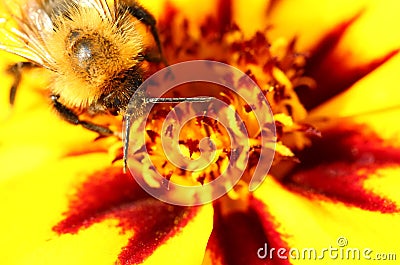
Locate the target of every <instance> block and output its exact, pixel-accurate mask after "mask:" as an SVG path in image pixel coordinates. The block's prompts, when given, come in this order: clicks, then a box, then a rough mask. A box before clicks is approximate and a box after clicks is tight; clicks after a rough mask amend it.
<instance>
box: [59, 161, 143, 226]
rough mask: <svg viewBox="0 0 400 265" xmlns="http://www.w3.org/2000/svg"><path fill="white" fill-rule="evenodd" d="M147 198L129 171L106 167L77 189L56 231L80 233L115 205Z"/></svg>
mask: <svg viewBox="0 0 400 265" xmlns="http://www.w3.org/2000/svg"><path fill="white" fill-rule="evenodd" d="M147 197H148V195H147V194H146V193H145V192H144V191H143V190H142V189H141V188H140V187H139V185H138V184H137V183H136V182H135V180H134V178H133V177H132V176H131V175H130V174H124V173H123V172H122V169H121V168H119V167H115V168H113V167H110V168H107V169H105V170H103V171H100V172H96V173H94V174H93V175H92V176H90V177H89V178H88V179H87V180H86V182H84V183H82V184H81V186H80V187H78V188H77V191H76V193H75V195H72V196H71V198H70V201H69V209H68V211H67V212H66V213H64V216H65V219H64V220H62V221H61V222H60V223H58V224H57V225H56V226H54V227H53V230H54V231H55V232H57V233H59V234H66V233H71V234H74V233H77V232H78V231H79V230H80V229H84V228H87V227H89V226H91V225H92V224H93V223H95V222H99V221H100V220H99V219H98V218H100V217H101V216H103V215H104V214H105V213H107V212H108V211H110V210H111V209H113V208H114V207H119V206H121V205H123V204H125V203H129V202H132V201H135V200H139V199H142V198H147Z"/></svg>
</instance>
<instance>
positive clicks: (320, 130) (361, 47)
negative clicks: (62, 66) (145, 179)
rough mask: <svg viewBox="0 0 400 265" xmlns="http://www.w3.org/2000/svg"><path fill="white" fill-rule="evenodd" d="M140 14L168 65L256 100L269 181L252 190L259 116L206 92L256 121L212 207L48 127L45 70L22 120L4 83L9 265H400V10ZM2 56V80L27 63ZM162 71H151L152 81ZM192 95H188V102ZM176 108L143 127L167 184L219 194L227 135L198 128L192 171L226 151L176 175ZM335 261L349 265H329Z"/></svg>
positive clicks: (240, 5) (265, 4)
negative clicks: (165, 132)
mask: <svg viewBox="0 0 400 265" xmlns="http://www.w3.org/2000/svg"><path fill="white" fill-rule="evenodd" d="M144 4H145V5H146V6H148V8H149V10H151V11H152V12H153V13H154V14H155V15H156V17H157V18H158V25H159V31H160V36H161V39H162V44H163V49H164V52H165V56H166V58H167V59H168V61H169V63H170V64H174V63H177V62H183V61H187V60H193V59H211V60H216V61H221V62H224V63H227V64H229V65H232V66H235V67H237V68H239V69H240V70H242V71H243V72H245V73H246V74H248V75H249V76H250V77H251V78H252V79H253V80H254V81H255V82H256V83H257V84H258V85H259V86H260V88H261V89H262V91H263V92H264V94H265V96H266V97H267V99H268V101H269V103H270V105H271V108H272V111H273V113H274V119H275V125H276V129H277V145H276V157H275V159H274V162H273V166H272V168H271V170H270V172H269V174H268V177H267V178H266V179H265V181H264V182H263V183H262V185H261V186H260V187H259V188H258V189H257V190H256V191H255V192H254V193H250V192H249V191H248V189H247V185H248V183H249V179H250V178H251V174H252V172H253V170H254V166H255V163H256V162H257V159H258V155H259V148H258V147H259V146H260V140H259V130H260V129H259V128H258V127H257V126H255V122H254V120H255V119H254V116H253V114H252V112H251V110H250V109H251V108H249V106H247V105H246V104H243V101H241V100H240V99H238V98H237V97H235V96H234V95H231V94H230V93H227V92H225V93H222V94H221V93H219V92H218V93H217V92H215V91H214V90H213V88H214V87H212V88H208V90H207V93H210V94H211V95H213V96H216V97H220V98H222V99H223V100H224V101H226V102H227V104H229V105H230V106H231V107H232V108H233V109H235V111H237V112H238V113H239V114H240V116H241V117H242V118H243V117H244V118H243V119H244V120H245V121H246V128H247V130H248V131H249V136H250V137H249V142H250V146H251V152H250V153H249V158H250V159H249V163H248V164H247V165H245V166H244V168H245V174H244V176H243V178H242V179H241V181H240V182H239V184H238V185H237V186H235V187H234V189H233V190H231V191H229V192H228V193H227V194H226V195H225V196H224V197H222V198H220V199H218V200H216V201H214V202H213V203H210V204H206V205H202V206H195V207H181V206H174V205H169V204H166V203H163V202H160V201H158V200H156V199H154V198H152V197H151V196H149V195H148V194H147V193H146V192H144V191H143V190H142V189H141V188H140V187H139V186H138V184H137V183H136V182H135V180H134V179H133V177H132V176H131V174H130V173H123V164H122V161H121V160H119V159H118V158H120V157H119V156H120V154H121V147H122V142H121V140H120V139H117V138H116V137H107V138H101V139H96V138H97V135H96V134H95V133H92V132H90V131H87V130H85V129H83V128H81V127H78V126H72V125H70V124H68V123H66V122H64V121H62V120H61V119H59V118H58V117H57V116H56V115H55V114H54V113H52V111H51V109H50V108H49V104H48V102H47V94H46V86H47V85H48V80H47V78H46V75H47V73H46V70H31V72H30V73H29V74H26V75H24V79H23V82H22V86H21V88H20V90H19V91H18V95H17V100H16V104H15V106H14V107H13V108H12V109H10V108H9V105H8V90H7V88H8V87H10V86H11V83H12V80H11V77H10V76H8V75H7V74H3V75H2V76H1V78H2V80H3V84H2V86H3V89H1V91H2V92H1V95H0V100H1V103H0V109H1V112H0V120H1V121H2V124H3V126H2V130H0V161H1V162H0V163H1V164H0V165H1V169H2V170H1V172H2V173H1V176H0V199H1V200H0V201H1V203H0V209H1V210H2V218H1V219H0V232H1V235H2V238H1V240H0V248H1V252H0V261H1V263H2V264H165V263H166V264H309V263H310V259H312V260H313V261H312V262H317V263H318V264H336V263H337V264H341V263H344V262H346V264H347V263H351V262H353V263H357V264H359V263H361V264H363V262H364V263H369V262H370V261H369V260H368V259H367V257H366V256H365V255H364V256H363V252H362V251H364V250H370V251H367V252H368V253H367V254H368V257H370V259H374V260H377V259H380V261H379V264H383V262H384V261H383V259H386V262H388V263H387V264H391V263H393V262H394V261H393V260H390V259H395V258H396V256H395V255H398V253H396V251H397V250H396V248H395V246H394V245H393V242H395V239H396V238H398V237H399V236H400V229H397V224H398V222H399V221H400V215H399V206H398V205H399V203H400V197H399V195H398V192H397V185H399V181H398V175H399V174H400V171H399V164H400V149H399V147H400V141H399V138H398V134H399V129H400V128H399V127H398V126H397V123H396V120H397V116H398V114H399V110H400V108H398V107H399V105H398V96H399V92H398V89H397V83H398V74H397V72H398V70H399V69H400V59H399V56H398V50H399V47H400V37H398V36H397V35H396V34H393V32H396V31H397V24H398V23H397V22H398V18H397V17H398V15H397V13H396V10H398V8H399V4H398V2H397V1H389V2H385V4H382V3H373V2H371V1H358V2H354V3H353V2H352V3H349V2H348V1H339V2H335V5H332V3H330V2H329V1H320V2H315V1H310V0H301V1H296V2H294V1H261V0H260V1H258V0H257V1H253V2H251V3H249V2H246V1H242V0H237V1H233V0H219V1H216V2H212V1H206V2H195V3H193V1H186V0H174V1H172V0H170V1H148V2H146V3H144ZM1 56H2V62H1V65H2V67H3V69H5V68H6V67H7V66H8V65H9V64H10V63H12V62H16V61H18V59H19V58H16V57H15V56H11V55H8V54H5V53H2V54H1ZM160 67H161V66H158V65H149V72H155V71H156V70H158V69H159V68H160ZM190 93H191V92H190V91H188V90H187V88H186V90H185V88H183V89H182V90H180V91H179V94H178V95H179V96H190ZM213 93H214V94H213ZM169 109H170V106H169V105H164V104H160V105H158V106H156V109H155V111H153V112H152V114H151V116H150V118H149V120H150V121H151V122H150V123H149V124H147V127H146V130H147V131H146V132H147V138H146V146H147V147H148V150H150V156H151V159H152V162H153V163H154V165H155V167H157V169H158V170H160V171H161V172H162V173H163V175H164V176H165V178H166V180H170V181H176V182H180V183H182V182H183V183H190V184H191V185H203V184H204V183H207V182H210V181H212V180H213V178H215V177H216V176H218V175H219V174H220V173H221V171H223V169H224V167H225V166H226V163H227V162H226V161H228V160H229V159H230V155H231V153H230V151H231V150H229V148H226V146H229V139H228V138H227V132H226V130H225V129H224V128H222V127H220V126H219V125H218V124H216V123H215V122H214V121H212V120H209V119H207V118H202V119H201V118H200V119H197V120H192V121H191V122H190V123H188V124H187V125H186V127H184V131H183V133H184V135H185V139H181V141H180V142H179V145H180V150H181V151H182V152H183V153H184V154H186V156H187V157H190V158H192V159H195V158H197V157H199V156H200V149H199V139H201V138H203V137H206V136H209V137H210V138H212V139H213V140H214V142H215V143H216V146H217V150H218V153H217V156H216V157H215V160H214V161H213V162H214V164H213V165H212V166H211V167H209V168H207V169H206V170H204V171H203V172H197V173H196V174H189V173H187V172H184V171H179V170H176V169H174V167H173V165H171V164H169V162H168V159H167V158H166V156H165V154H164V153H163V152H160V150H162V146H161V144H160V139H159V138H160V131H161V123H162V121H163V119H164V117H165V112H166V111H168V110H169ZM103 121H104V120H103ZM111 122H112V123H113V124H115V128H119V127H120V126H121V121H120V120H117V121H116V120H115V119H113V120H111ZM193 128H195V129H193ZM133 171H134V170H133ZM134 173H135V174H140V173H141V170H137V172H136V171H135V172H134ZM330 247H331V248H332V247H333V248H337V249H338V250H337V253H338V254H339V256H336V257H332V255H333V254H332V253H328V251H329V250H328V249H329V248H330ZM311 248H312V249H315V251H316V252H315V253H314V252H312V250H310V249H311ZM260 249H261V252H260ZM272 249H274V250H275V251H272V252H271V250H272ZM279 249H280V250H279ZM324 249H327V250H326V252H323V250H324ZM349 249H350V251H354V249H358V250H360V251H361V254H360V255H361V256H360V258H359V259H357V257H355V258H353V259H352V258H351V257H350V258H346V257H344V256H340V253H345V254H346V253H347V252H346V251H347V250H349ZM278 250H279V251H280V252H279V254H278ZM297 250H298V252H296V251H297ZM302 250H306V252H304V251H302ZM265 251H267V252H265ZM340 251H344V252H340ZM262 252H263V253H262ZM260 253H261V254H265V256H264V257H261V256H260ZM352 253H353V252H352ZM323 254H324V257H323V258H322V256H321V255H323ZM329 254H332V255H331V256H329ZM345 254H343V255H345ZM356 254H357V253H356ZM304 255H306V256H304ZM307 255H310V256H307ZM313 255H314V256H313ZM346 255H348V254H346ZM343 260H344V261H343Z"/></svg>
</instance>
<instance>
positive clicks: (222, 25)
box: [216, 0, 232, 34]
mask: <svg viewBox="0 0 400 265" xmlns="http://www.w3.org/2000/svg"><path fill="white" fill-rule="evenodd" d="M216 22H217V23H218V28H219V32H220V33H221V34H224V33H225V32H227V31H229V30H230V29H231V27H232V0H219V1H218V5H217V19H216Z"/></svg>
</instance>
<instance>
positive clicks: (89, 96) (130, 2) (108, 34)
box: [0, 0, 166, 136]
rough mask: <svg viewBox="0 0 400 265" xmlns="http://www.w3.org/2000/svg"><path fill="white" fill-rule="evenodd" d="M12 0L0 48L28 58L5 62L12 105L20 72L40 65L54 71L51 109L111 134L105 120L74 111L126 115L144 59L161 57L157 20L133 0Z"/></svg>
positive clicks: (84, 124)
mask: <svg viewBox="0 0 400 265" xmlns="http://www.w3.org/2000/svg"><path fill="white" fill-rule="evenodd" d="M12 4H13V3H10V4H9V5H8V8H9V10H10V13H11V19H12V20H13V21H16V27H10V28H7V27H3V28H1V29H0V34H1V35H2V37H3V40H4V41H3V42H2V43H0V49H1V50H4V51H7V52H10V53H13V54H16V55H19V56H21V57H23V58H24V59H26V60H27V61H24V62H19V63H17V64H15V65H12V66H11V67H10V68H9V72H10V73H11V74H12V75H13V76H14V82H13V85H12V87H11V90H10V103H11V104H13V103H14V100H15V95H16V92H17V88H18V86H19V84H20V81H21V75H22V72H23V71H24V70H26V69H30V68H40V67H41V68H46V69H48V70H49V71H51V72H52V73H53V79H52V83H51V85H50V86H49V91H50V100H51V103H52V105H53V107H54V109H55V111H56V112H57V113H58V114H59V115H60V116H61V117H62V118H63V119H64V120H66V121H67V122H69V123H71V124H74V125H81V126H83V127H84V128H86V129H89V130H91V131H94V132H97V133H98V134H100V135H102V136H108V135H112V134H114V133H113V131H112V130H110V129H109V128H108V127H106V126H103V125H99V124H95V123H93V122H91V121H90V120H83V119H81V118H80V116H81V115H80V114H82V113H84V112H86V113H88V114H90V115H98V114H109V115H114V116H117V115H124V113H125V111H126V107H127V105H128V103H129V100H130V98H131V97H132V96H133V94H134V93H135V91H136V90H137V88H138V87H139V86H140V85H141V84H142V82H143V78H144V74H145V71H146V67H145V66H144V63H145V61H147V62H158V63H160V62H164V63H165V64H166V61H165V59H164V57H163V54H162V49H161V44H160V38H159V35H158V32H157V27H156V20H155V18H154V16H153V15H152V14H151V13H150V12H149V11H147V10H146V9H145V8H144V7H143V6H141V5H140V4H139V3H137V2H136V1H135V0H120V1H118V0H114V1H107V0H28V1H27V2H26V3H25V4H24V5H18V4H17V6H15V7H14V6H12ZM14 5H15V3H14ZM3 24H4V23H3ZM143 28H144V29H143ZM146 35H149V36H146ZM151 37H152V39H153V41H150V42H149V41H148V39H149V38H151Z"/></svg>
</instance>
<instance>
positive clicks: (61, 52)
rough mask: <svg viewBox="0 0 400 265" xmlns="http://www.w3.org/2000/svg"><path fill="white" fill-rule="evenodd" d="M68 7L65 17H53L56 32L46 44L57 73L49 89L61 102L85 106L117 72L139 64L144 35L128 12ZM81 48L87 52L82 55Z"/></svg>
mask: <svg viewBox="0 0 400 265" xmlns="http://www.w3.org/2000/svg"><path fill="white" fill-rule="evenodd" d="M67 8H68V9H67V12H66V14H67V16H68V17H67V16H65V15H59V16H58V17H56V18H54V28H55V32H54V35H53V36H52V37H51V38H49V39H48V40H47V43H46V45H47V47H48V51H49V53H50V54H51V57H52V58H53V59H54V65H53V69H54V70H55V72H56V76H55V80H54V83H53V85H52V87H51V89H52V92H53V93H54V94H59V95H62V98H61V100H62V101H63V102H64V104H66V105H69V106H71V107H78V108H86V107H88V106H89V105H91V104H92V103H93V102H95V101H96V100H97V99H98V98H99V97H100V95H101V94H102V92H103V91H104V89H107V88H108V89H109V83H110V81H111V80H112V79H113V78H115V76H116V75H118V74H119V73H121V72H123V71H124V70H127V69H130V68H132V67H134V66H136V65H137V64H138V63H139V60H140V59H139V57H140V54H141V53H142V51H143V49H144V48H143V38H142V36H141V35H140V34H139V33H138V31H137V29H136V27H135V25H136V24H137V23H139V22H138V21H137V20H135V19H134V18H133V17H132V16H130V15H129V14H128V13H125V14H122V15H120V14H118V15H117V14H113V13H111V14H101V13H99V12H98V10H96V9H95V8H89V7H82V6H79V7H77V6H73V5H71V6H69V7H67ZM110 10H113V7H111V8H110ZM80 48H81V49H80ZM85 49H86V50H85ZM81 50H83V51H89V52H86V53H83V55H82V54H81V53H80V51H81ZM85 56H86V57H85Z"/></svg>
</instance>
